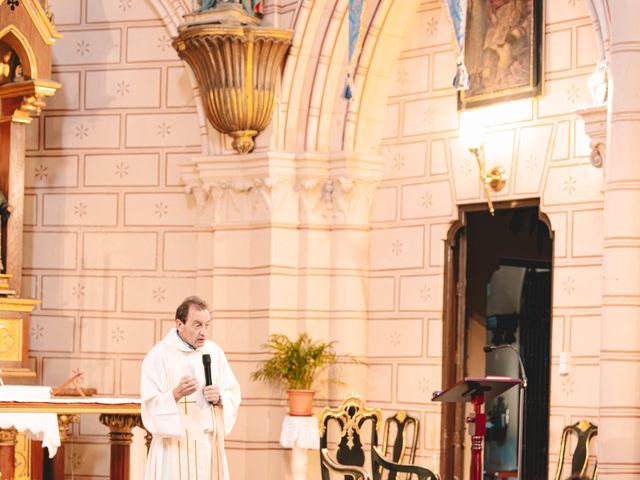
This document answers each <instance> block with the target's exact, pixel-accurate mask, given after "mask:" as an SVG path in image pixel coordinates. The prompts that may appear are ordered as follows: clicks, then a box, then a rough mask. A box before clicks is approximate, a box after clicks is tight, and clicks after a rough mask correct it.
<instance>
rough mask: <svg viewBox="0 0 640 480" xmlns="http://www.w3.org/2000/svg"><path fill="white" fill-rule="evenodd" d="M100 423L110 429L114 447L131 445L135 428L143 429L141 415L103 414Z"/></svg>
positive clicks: (110, 439)
mask: <svg viewBox="0 0 640 480" xmlns="http://www.w3.org/2000/svg"><path fill="white" fill-rule="evenodd" d="M100 422H101V423H102V424H103V425H106V426H107V427H109V441H110V443H111V444H112V445H130V444H131V441H132V439H133V433H132V432H131V430H132V429H133V427H141V426H142V421H141V419H140V415H129V414H120V413H102V414H100Z"/></svg>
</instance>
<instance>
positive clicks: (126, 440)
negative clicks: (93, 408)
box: [100, 413, 142, 480]
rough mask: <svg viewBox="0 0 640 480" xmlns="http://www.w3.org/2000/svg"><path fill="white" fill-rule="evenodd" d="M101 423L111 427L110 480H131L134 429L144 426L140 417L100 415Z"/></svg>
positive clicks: (117, 414)
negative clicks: (130, 463) (130, 461)
mask: <svg viewBox="0 0 640 480" xmlns="http://www.w3.org/2000/svg"><path fill="white" fill-rule="evenodd" d="M100 422H101V423H103V424H104V425H106V426H107V427H109V443H110V444H111V460H110V464H109V478H110V479H111V480H129V457H130V448H129V447H130V446H131V442H132V440H133V433H132V432H131V430H132V429H133V427H139V426H141V425H142V422H141V421H140V415H128V414H119V413H116V414H112V413H102V414H100Z"/></svg>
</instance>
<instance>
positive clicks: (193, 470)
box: [140, 297, 240, 480]
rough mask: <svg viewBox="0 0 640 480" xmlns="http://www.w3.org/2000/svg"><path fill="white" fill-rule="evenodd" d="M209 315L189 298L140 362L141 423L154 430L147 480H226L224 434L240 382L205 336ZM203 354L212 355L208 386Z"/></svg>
mask: <svg viewBox="0 0 640 480" xmlns="http://www.w3.org/2000/svg"><path fill="white" fill-rule="evenodd" d="M210 322H211V315H210V313H209V311H208V307H207V305H206V303H205V302H204V301H202V300H201V299H200V298H198V297H188V298H187V299H185V301H184V302H182V304H181V305H180V306H179V307H178V310H177V311H176V328H173V329H171V331H170V332H169V333H168V334H167V336H166V337H164V338H163V339H162V340H161V341H160V342H158V343H157V344H156V345H155V346H154V347H153V348H152V349H151V350H150V351H149V353H147V355H146V357H145V359H144V361H143V362H142V374H141V381H140V396H141V400H142V405H141V410H142V422H143V423H144V426H145V428H146V429H147V430H148V431H149V432H150V433H151V434H152V435H153V440H152V442H151V447H150V448H149V454H148V457H147V465H146V469H145V476H144V479H145V480H229V470H228V467H227V460H226V456H225V452H224V437H225V436H226V435H228V434H229V432H230V431H231V429H232V427H233V424H234V423H235V420H236V416H237V413H238V407H239V405H240V385H239V384H238V381H237V380H236V378H235V376H234V375H233V372H232V371H231V368H230V367H229V363H228V361H227V358H226V357H225V354H224V352H223V351H222V349H221V348H220V347H219V346H218V345H216V344H215V343H214V342H212V341H211V340H208V339H207V334H208V328H209V324H210ZM203 354H208V355H210V357H211V385H209V386H206V383H205V374H204V368H203V361H202V358H203Z"/></svg>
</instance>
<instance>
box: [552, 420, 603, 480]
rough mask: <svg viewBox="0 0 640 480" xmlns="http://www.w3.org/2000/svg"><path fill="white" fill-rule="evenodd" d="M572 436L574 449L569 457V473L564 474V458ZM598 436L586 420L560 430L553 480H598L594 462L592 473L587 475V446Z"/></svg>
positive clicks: (596, 466) (594, 426) (596, 465)
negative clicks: (558, 451)
mask: <svg viewBox="0 0 640 480" xmlns="http://www.w3.org/2000/svg"><path fill="white" fill-rule="evenodd" d="M571 434H573V436H574V437H575V441H576V444H575V448H574V449H573V455H572V457H571V471H570V472H565V471H564V466H565V457H566V451H567V445H568V443H569V438H570V436H571ZM597 434H598V427H597V426H596V425H594V424H593V423H591V422H590V421H588V420H580V421H579V422H576V423H574V424H573V425H568V426H566V427H564V429H563V430H562V437H560V454H559V458H558V466H557V467H556V473H555V475H554V477H553V478H554V480H564V479H566V478H579V479H581V480H597V479H598V463H597V462H594V466H593V469H592V470H593V471H592V472H591V473H590V474H589V473H588V471H589V444H590V441H591V439H592V438H593V437H595V436H596V435H597Z"/></svg>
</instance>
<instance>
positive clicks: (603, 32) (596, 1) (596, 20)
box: [586, 0, 611, 60]
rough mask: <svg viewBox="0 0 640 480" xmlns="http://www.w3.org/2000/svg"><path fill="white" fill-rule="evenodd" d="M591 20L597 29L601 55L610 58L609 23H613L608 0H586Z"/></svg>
mask: <svg viewBox="0 0 640 480" xmlns="http://www.w3.org/2000/svg"><path fill="white" fill-rule="evenodd" d="M586 3H587V6H588V7H589V12H590V13H591V21H592V22H593V28H594V30H595V31H596V36H597V38H598V43H599V45H600V53H601V57H602V58H605V59H607V60H608V59H609V48H610V45H611V38H610V31H609V25H610V23H611V10H610V8H609V1H608V0H586Z"/></svg>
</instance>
